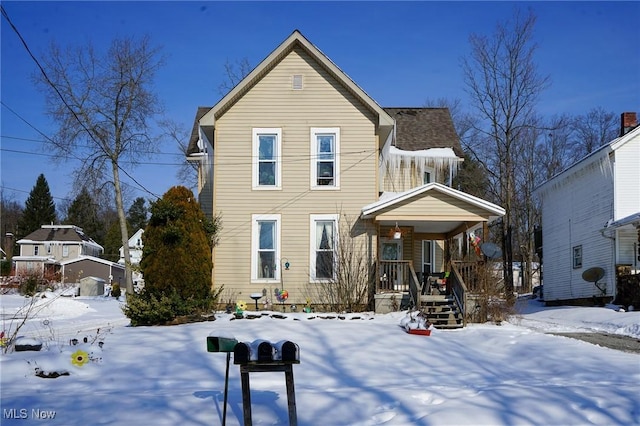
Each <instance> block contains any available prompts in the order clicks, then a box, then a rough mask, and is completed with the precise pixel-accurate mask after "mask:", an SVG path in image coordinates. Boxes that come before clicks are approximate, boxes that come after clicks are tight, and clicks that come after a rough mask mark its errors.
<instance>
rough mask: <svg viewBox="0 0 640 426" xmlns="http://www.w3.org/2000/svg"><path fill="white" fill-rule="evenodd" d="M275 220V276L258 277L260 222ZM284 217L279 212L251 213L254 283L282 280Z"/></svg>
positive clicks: (252, 274) (252, 272)
mask: <svg viewBox="0 0 640 426" xmlns="http://www.w3.org/2000/svg"><path fill="white" fill-rule="evenodd" d="M267 220H273V221H275V222H276V241H275V245H276V247H275V249H276V253H275V260H276V265H275V270H274V274H273V278H258V247H259V243H260V232H259V228H258V222H260V221H267ZM281 225H282V218H281V215H279V214H253V215H251V282H252V283H279V282H280V265H278V263H279V262H280V258H281V255H280V247H281V246H280V230H281V228H282V226H281Z"/></svg>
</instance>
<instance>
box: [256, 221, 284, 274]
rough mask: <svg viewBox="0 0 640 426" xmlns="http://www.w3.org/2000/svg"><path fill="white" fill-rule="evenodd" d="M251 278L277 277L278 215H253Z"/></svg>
mask: <svg viewBox="0 0 640 426" xmlns="http://www.w3.org/2000/svg"><path fill="white" fill-rule="evenodd" d="M251 247H252V250H251V251H252V253H253V254H252V256H251V279H252V280H258V281H272V280H277V279H279V273H280V272H279V270H278V268H277V267H276V266H277V265H278V262H279V260H278V259H279V257H280V253H279V251H280V215H253V218H252V241H251Z"/></svg>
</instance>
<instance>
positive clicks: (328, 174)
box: [311, 127, 340, 189]
mask: <svg viewBox="0 0 640 426" xmlns="http://www.w3.org/2000/svg"><path fill="white" fill-rule="evenodd" d="M339 170H340V129H339V128H337V127H329V128H322V127H314V128H311V187H312V188H313V189H338V188H339V187H340V176H339Z"/></svg>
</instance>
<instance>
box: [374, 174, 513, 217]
mask: <svg viewBox="0 0 640 426" xmlns="http://www.w3.org/2000/svg"><path fill="white" fill-rule="evenodd" d="M428 192H438V193H441V194H445V195H448V196H450V197H453V198H455V199H458V200H460V201H463V202H464V203H467V204H470V205H473V206H475V207H479V208H481V209H483V210H485V211H487V212H488V213H491V215H492V216H496V217H499V216H504V214H505V210H504V209H503V208H502V207H500V206H498V205H496V204H493V203H490V202H489V201H486V200H483V199H482V198H478V197H475V196H473V195H471V194H467V193H466V192H462V191H458V190H456V189H453V188H451V187H448V186H446V185H443V184H441V183H437V182H431V183H428V184H425V185H422V186H418V187H416V188H412V189H410V190H408V191H404V192H385V193H383V194H382V195H381V196H380V199H379V200H378V201H376V202H375V203H371V204H369V205H366V206H364V207H363V208H362V218H363V219H371V218H374V217H375V216H376V215H377V214H379V213H381V212H382V211H384V210H388V209H392V208H394V207H395V206H397V205H399V204H401V203H402V202H404V201H409V200H411V199H416V198H419V197H420V196H422V195H423V194H426V193H428Z"/></svg>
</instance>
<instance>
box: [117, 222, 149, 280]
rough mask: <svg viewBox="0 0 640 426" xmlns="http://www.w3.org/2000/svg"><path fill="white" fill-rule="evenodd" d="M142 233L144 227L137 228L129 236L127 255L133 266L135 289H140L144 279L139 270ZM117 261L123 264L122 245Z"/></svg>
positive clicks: (142, 246)
mask: <svg viewBox="0 0 640 426" xmlns="http://www.w3.org/2000/svg"><path fill="white" fill-rule="evenodd" d="M142 234H144V229H138V230H137V231H136V232H135V234H133V235H132V236H131V237H130V238H129V256H130V257H131V265H132V266H133V274H132V279H133V287H134V288H135V289H141V288H142V287H143V286H144V279H143V277H142V273H141V272H140V268H139V266H140V260H142V249H143V248H144V245H143V244H142ZM118 263H119V264H121V265H124V247H120V259H119V260H118Z"/></svg>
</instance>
